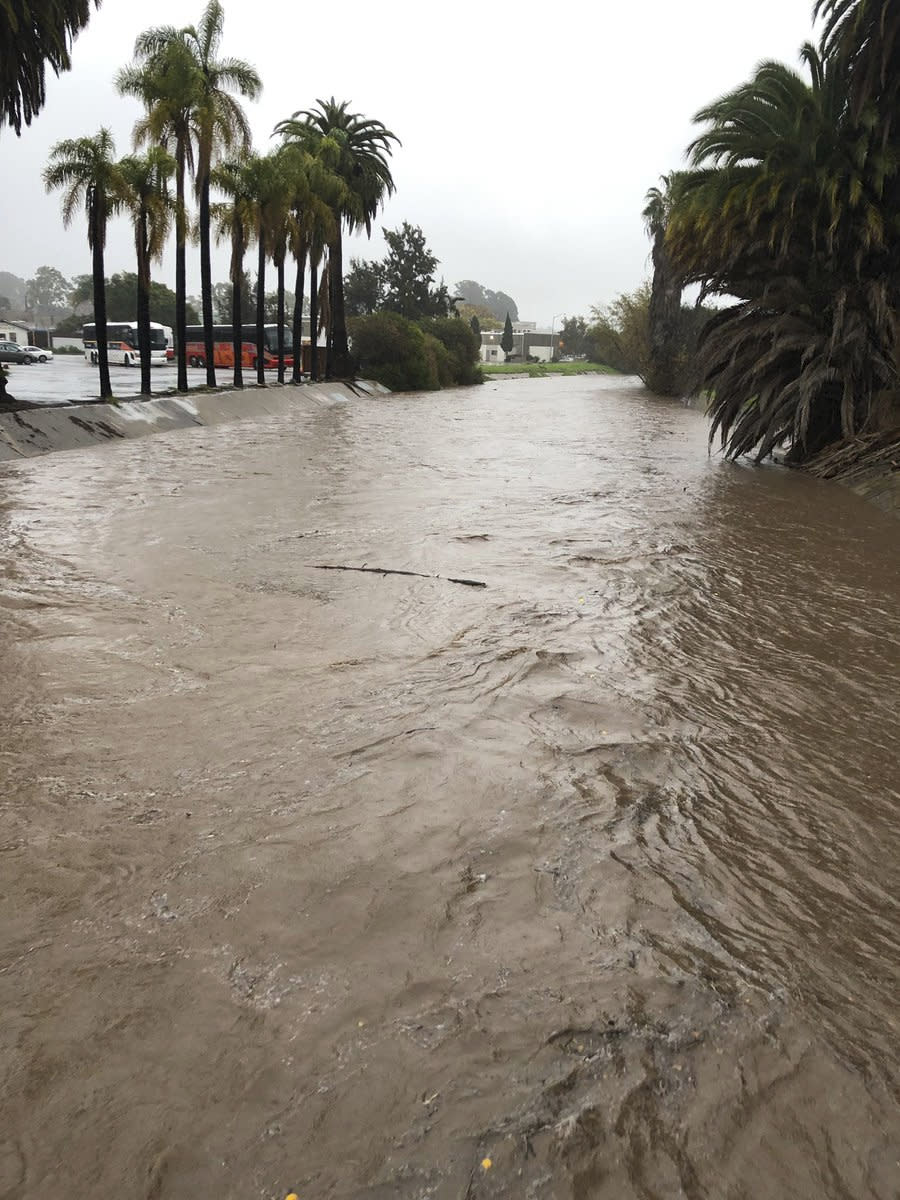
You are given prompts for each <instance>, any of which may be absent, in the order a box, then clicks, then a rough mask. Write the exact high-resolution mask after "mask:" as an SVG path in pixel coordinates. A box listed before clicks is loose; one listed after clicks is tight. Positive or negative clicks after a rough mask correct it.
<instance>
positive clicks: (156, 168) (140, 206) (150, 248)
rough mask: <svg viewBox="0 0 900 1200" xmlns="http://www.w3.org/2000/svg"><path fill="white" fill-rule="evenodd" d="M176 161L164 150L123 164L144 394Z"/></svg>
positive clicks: (147, 389)
mask: <svg viewBox="0 0 900 1200" xmlns="http://www.w3.org/2000/svg"><path fill="white" fill-rule="evenodd" d="M174 170H175V160H174V159H173V158H172V157H171V155H170V154H168V153H167V151H165V150H164V149H163V148H162V147H161V146H151V147H150V149H149V150H148V151H147V153H146V154H145V155H143V156H141V157H138V156H137V155H129V156H127V157H126V158H123V159H122V160H121V161H120V163H119V175H120V179H121V184H122V193H121V194H122V207H123V208H124V209H126V210H127V211H128V213H129V214H130V216H131V222H132V226H133V228H134V249H135V254H136V257H137V324H138V347H139V350H140V355H141V394H142V395H145V396H149V395H150V390H151V388H150V264H151V263H152V261H153V260H154V259H159V258H161V257H162V252H163V247H164V246H165V243H166V238H167V237H168V235H169V230H170V228H171V225H172V197H171V195H170V193H169V181H170V180H171V178H172V173H173V172H174Z"/></svg>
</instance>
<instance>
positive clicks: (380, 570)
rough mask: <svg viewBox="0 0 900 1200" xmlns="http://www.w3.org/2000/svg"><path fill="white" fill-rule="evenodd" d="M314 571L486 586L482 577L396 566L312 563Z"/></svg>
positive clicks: (465, 585) (466, 585)
mask: <svg viewBox="0 0 900 1200" xmlns="http://www.w3.org/2000/svg"><path fill="white" fill-rule="evenodd" d="M310 565H311V566H312V569H313V570H314V571H365V572H366V573H367V574H369V575H414V576H415V577H416V578H417V579H442V580H443V581H444V583H461V584H462V585H463V587H478V588H486V587H487V584H486V583H482V582H481V580H480V579H454V578H453V576H452V575H426V574H424V573H423V572H422V571H401V570H398V569H396V568H394V567H341V566H332V565H329V564H326V563H312V564H310Z"/></svg>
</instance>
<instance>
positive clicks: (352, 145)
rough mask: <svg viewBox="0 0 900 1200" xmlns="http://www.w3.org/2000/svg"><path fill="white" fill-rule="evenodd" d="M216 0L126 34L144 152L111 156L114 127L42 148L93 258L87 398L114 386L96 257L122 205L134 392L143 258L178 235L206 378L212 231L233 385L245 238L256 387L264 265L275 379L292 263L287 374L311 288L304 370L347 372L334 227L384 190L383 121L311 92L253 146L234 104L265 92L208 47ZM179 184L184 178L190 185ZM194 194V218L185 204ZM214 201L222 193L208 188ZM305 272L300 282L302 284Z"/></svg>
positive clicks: (390, 185) (178, 305)
mask: <svg viewBox="0 0 900 1200" xmlns="http://www.w3.org/2000/svg"><path fill="white" fill-rule="evenodd" d="M224 17H225V13H224V9H223V6H222V4H221V3H220V0H208V3H207V5H206V8H205V9H204V11H203V13H202V15H201V17H200V20H199V22H198V23H197V24H196V25H186V26H184V27H182V28H179V29H176V28H174V27H171V26H162V27H158V28H152V29H148V30H147V31H145V32H144V33H142V34H141V35H140V36H139V37H138V38H137V41H136V43H135V47H134V61H133V62H132V63H131V64H130V65H129V66H127V67H124V68H122V69H121V70H120V71H119V72H118V73H117V75H116V77H115V84H116V87H117V89H118V91H119V92H120V93H121V94H122V95H126V96H133V97H136V98H137V99H139V100H140V101H141V103H142V104H143V107H144V115H143V116H142V118H141V119H140V120H139V121H138V122H137V125H136V127H135V130H134V141H135V145H136V146H143V147H146V150H145V152H144V153H143V154H137V153H135V154H130V155H126V156H125V157H124V158H121V159H120V158H117V156H116V149H115V145H114V143H113V139H112V135H111V134H110V132H109V130H108V129H101V130H99V132H98V133H97V134H95V135H93V136H86V137H78V138H72V139H66V140H64V141H61V142H58V143H57V144H56V145H55V146H54V147H53V149H52V151H51V154H50V160H49V163H48V166H47V168H46V170H45V172H44V182H45V185H46V187H47V189H48V190H54V189H59V190H60V191H61V192H62V213H63V221H64V223H65V224H66V225H68V224H70V223H71V222H72V221H73V220H74V218H75V216H76V214H77V213H78V212H79V211H83V214H84V216H85V217H86V220H87V236H88V245H89V246H90V249H91V252H92V283H93V298H94V318H95V322H96V325H97V342H98V357H99V365H100V392H101V396H102V397H104V398H105V397H109V396H111V395H112V388H111V385H110V377H109V363H108V358H107V353H106V340H105V327H106V314H107V303H106V277H105V267H104V251H105V246H106V233H107V227H108V223H109V221H110V220H111V219H113V218H114V217H116V216H118V215H120V214H125V215H127V216H128V218H129V219H130V221H131V224H132V228H133V235H134V246H135V260H136V268H137V269H136V273H135V274H136V294H135V304H136V309H137V319H138V325H139V347H140V353H141V391H142V392H143V393H144V394H149V392H150V366H149V363H150V336H149V320H150V318H149V297H150V292H151V286H152V280H151V267H152V263H153V262H154V261H157V260H158V259H159V258H160V257H161V255H162V249H163V246H164V244H165V241H166V238H167V237H168V234H169V232H170V230H171V228H172V227H173V226H174V231H175V322H174V326H175V339H176V344H177V346H178V347H179V348H183V347H184V345H185V328H186V325H187V293H186V274H187V270H186V264H187V246H188V242H189V241H190V240H192V239H193V240H196V242H198V243H199V249H200V276H201V302H202V323H203V326H204V345H205V362H206V375H207V384H209V385H210V386H215V383H216V374H215V366H214V354H213V318H214V313H213V287H212V277H211V245H212V240H213V238H214V237H215V238H216V239H217V240H218V241H222V242H225V243H227V244H228V245H229V246H230V249H231V262H230V271H229V275H230V283H231V323H232V326H233V330H234V338H235V366H234V378H233V383H234V386H235V387H241V386H243V372H242V368H241V356H240V340H241V326H242V324H243V323H244V320H245V315H249V314H245V312H244V301H245V293H246V285H245V268H244V259H245V256H246V255H247V253H248V252H249V250H250V249H251V247H253V246H255V247H256V324H257V382H258V383H259V384H261V385H262V384H264V383H265V376H264V373H263V372H264V335H263V325H264V323H265V318H266V270H267V265H268V264H269V263H270V262H271V263H272V265H273V267H274V272H275V279H276V297H277V299H276V312H277V321H278V327H279V354H278V358H279V370H278V378H279V381H282V382H283V381H284V377H285V364H284V360H285V354H284V345H283V333H282V330H283V325H284V314H285V292H286V287H287V279H286V276H287V271H288V267H289V265H290V266H292V267H293V270H294V275H293V292H294V302H293V335H294V345H295V346H296V347H297V348H298V353H297V354H295V355H294V356H293V373H292V378H293V380H294V381H299V379H300V371H301V363H300V354H299V347H300V345H301V334H302V322H303V309H304V298H305V296H306V295H307V293H308V296H309V319H310V325H311V329H312V330H313V336H312V339H311V341H312V347H311V351H312V363H311V366H312V372H313V376H314V377H316V376H317V375H318V373H319V370H320V367H322V366H323V365H327V371H328V373H329V374H330V375H336V376H342V375H346V374H348V373H349V371H350V358H349V349H348V339H347V321H346V312H345V305H344V290H343V288H344V282H343V245H342V242H343V234H344V232H345V231H346V232H351V233H352V232H354V231H356V230H358V229H365V231H366V232H367V233H371V226H372V221H373V219H374V217H375V215H376V214H377V212H378V209H379V207H380V205H381V203H382V202H383V200H384V198H385V197H386V196H387V195H390V194H391V193H392V192H393V190H394V181H393V178H392V175H391V171H390V167H389V162H388V160H389V158H390V156H391V153H392V151H393V148H394V146H396V145H398V144H399V139H398V138H397V137H396V135H395V134H394V133H392V132H391V131H390V130H389V129H387V128H386V126H385V125H384V124H382V122H380V121H377V120H373V119H370V118H367V117H365V116H363V115H362V114H360V113H355V112H352V111H351V109H350V105H349V103H347V102H338V101H337V100H335V99H334V98H333V97H332V98H331V99H329V100H317V101H316V104H315V105H314V106H313V107H312V108H309V109H300V110H297V111H296V112H294V113H293V114H292V115H291V116H290V117H288V118H286V119H285V120H283V121H281V122H279V123H278V125H277V126H276V127H275V130H274V133H275V135H277V136H278V137H279V138H280V144H279V145H278V146H277V148H276V149H275V150H273V151H272V152H271V153H267V154H259V153H254V152H253V150H252V145H251V137H250V130H249V126H248V123H247V118H246V114H245V112H244V109H243V106H242V101H243V100H253V99H256V98H257V97H258V96H259V94H260V92H261V89H262V84H261V81H260V78H259V75H258V73H257V71H256V70H255V69H254V68H253V67H252V66H251V65H250V64H249V63H246V62H244V61H243V60H241V59H238V58H233V57H228V56H224V55H221V54H220V49H221V42H222V35H223V29H224ZM189 184H190V185H191V186H190V188H189ZM173 188H174V190H173ZM189 191H191V192H193V199H194V201H195V203H196V215H195V216H194V215H193V213H192V210H191V205H190V202H189V200H190V197H189ZM217 195H219V196H221V197H223V198H222V199H221V200H220V199H217V198H215V197H216V196H217ZM307 271H308V279H307ZM320 328H323V329H324V330H325V331H326V343H327V345H326V347H325V357H326V363H325V364H320V363H319V361H318V359H319V354H318V346H317V336H316V335H317V331H318V330H319V329H320ZM177 371H178V379H177V387H178V390H179V391H186V390H187V386H188V384H187V364H186V361H185V357H184V354H183V352H179V354H178V356H177Z"/></svg>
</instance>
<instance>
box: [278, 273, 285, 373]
mask: <svg viewBox="0 0 900 1200" xmlns="http://www.w3.org/2000/svg"><path fill="white" fill-rule="evenodd" d="M277 267H278V382H279V383H284V255H280V256H279V259H278V264H277Z"/></svg>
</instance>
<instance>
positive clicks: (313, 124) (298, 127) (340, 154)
mask: <svg viewBox="0 0 900 1200" xmlns="http://www.w3.org/2000/svg"><path fill="white" fill-rule="evenodd" d="M316 105H317V106H318V107H316V108H312V109H305V110H299V111H297V112H295V113H294V114H293V115H292V116H291V117H290V118H289V119H288V120H285V121H281V122H280V123H279V124H278V125H276V127H275V132H276V133H280V134H281V135H282V136H283V137H284V138H285V139H287V140H289V141H299V142H300V143H301V144H302V145H305V146H307V147H310V146H315V145H316V143H317V142H320V141H322V140H327V141H329V142H330V143H331V144H332V145H333V146H334V148H335V151H336V153H335V161H334V163H333V170H334V171H335V173H336V174H337V175H339V176H340V178H341V179H342V180H343V182H344V184H345V186H346V193H345V196H344V199H343V202H342V205H341V208H340V211H339V214H338V215H339V221H338V225H337V230H336V233H335V236H334V238H333V240H332V241H331V243H330V246H329V250H330V254H329V261H330V271H331V280H330V282H331V305H332V316H333V321H332V333H331V346H330V347H329V349H330V354H329V368H330V370H331V371H333V372H334V373H335V374H337V375H346V374H349V371H350V356H349V351H348V344H347V320H346V315H345V311H344V278H343V273H344V267H343V262H344V258H343V245H342V227H343V226H344V225H346V228H347V232H348V233H353V232H355V231H356V230H357V229H361V228H364V229H365V231H366V234H367V235H371V232H372V221H373V220H374V218H375V216H376V214H377V213H378V209H379V207H380V205H381V203H382V201H383V200H384V198H385V196H390V195H391V194H392V193H393V191H394V180H393V177H392V175H391V172H390V167H389V166H388V161H387V160H388V158H389V157H390V156H391V154H392V146H391V143H392V142H396V143H397V144H398V145H399V144H400V139H399V138H398V137H397V136H396V135H395V134H393V133H391V131H390V130H389V129H387V128H386V127H385V126H384V125H383V124H382V123H381V121H375V120H371V119H368V118H366V117H364V116H363V115H362V114H361V113H354V112H350V111H349V107H350V106H349V102H348V101H344V102H342V103H340V104H339V103H338V102H337V101H336V100H335V99H334V97H333V96H332V97H331V99H330V100H317V101H316ZM314 340H315V339H314Z"/></svg>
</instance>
